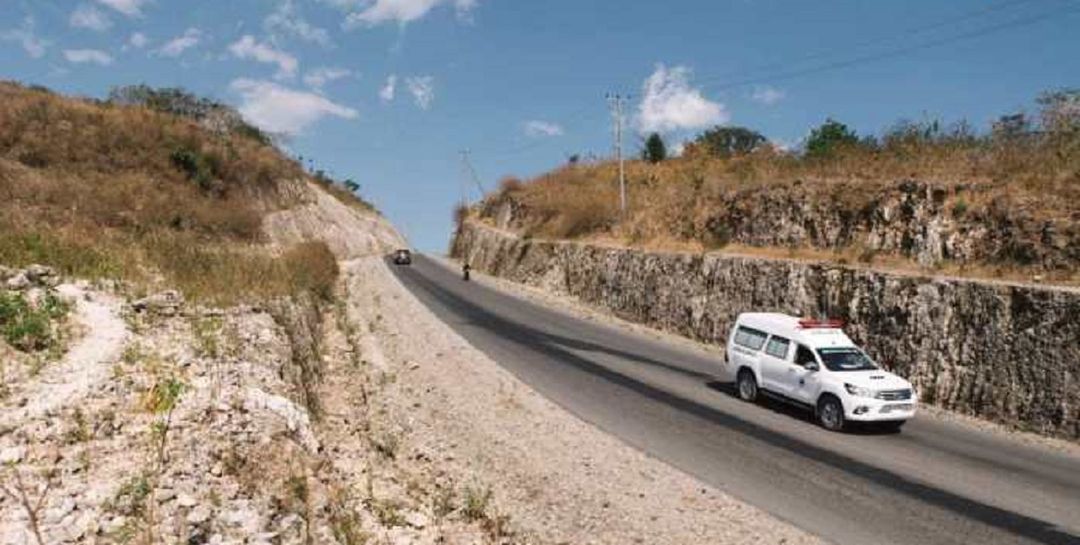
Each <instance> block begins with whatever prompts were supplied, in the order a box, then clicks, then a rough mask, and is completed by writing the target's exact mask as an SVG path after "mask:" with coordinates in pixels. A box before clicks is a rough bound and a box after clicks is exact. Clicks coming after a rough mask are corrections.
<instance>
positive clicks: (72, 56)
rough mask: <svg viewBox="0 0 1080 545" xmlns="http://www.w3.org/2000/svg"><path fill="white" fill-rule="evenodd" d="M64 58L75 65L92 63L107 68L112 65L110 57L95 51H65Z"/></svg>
mask: <svg viewBox="0 0 1080 545" xmlns="http://www.w3.org/2000/svg"><path fill="white" fill-rule="evenodd" d="M64 58H65V59H67V60H68V62H71V63H75V64H86V63H93V64H99V65H101V66H108V65H110V64H112V63H113V58H112V55H109V54H108V53H106V52H104V51H100V50H97V49H66V50H64Z"/></svg>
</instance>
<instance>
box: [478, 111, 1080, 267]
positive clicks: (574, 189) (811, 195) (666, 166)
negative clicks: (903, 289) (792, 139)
mask: <svg viewBox="0 0 1080 545" xmlns="http://www.w3.org/2000/svg"><path fill="white" fill-rule="evenodd" d="M1036 106H1037V113H1036V114H1028V113H1023V112H1021V113H1015V114H1010V115H1006V116H1002V117H1001V118H1000V119H998V120H997V121H996V122H994V123H993V124H992V126H991V127H989V128H988V129H987V130H984V131H981V132H980V131H977V130H976V129H975V128H974V127H973V126H972V125H970V124H968V123H965V122H960V123H955V124H951V125H947V124H944V123H942V122H940V121H937V120H932V119H929V120H923V121H900V122H897V123H896V124H894V125H893V126H891V127H889V128H887V129H885V130H884V131H883V132H881V133H880V134H876V135H863V134H857V133H856V132H855V131H854V130H852V129H851V128H849V127H848V126H847V125H845V124H844V123H842V122H840V121H837V120H833V119H828V120H826V121H825V122H824V123H823V124H821V125H820V126H818V127H816V128H815V129H813V130H812V131H811V132H810V134H809V136H808V137H807V139H806V141H805V142H803V143H802V145H801V147H800V149H797V150H789V149H784V148H781V147H779V146H777V145H775V144H773V143H770V142H768V141H767V139H766V138H765V137H764V136H763V135H761V134H760V133H758V132H756V131H754V130H752V129H749V128H745V127H716V128H713V129H711V130H708V131H705V132H704V133H702V134H700V135H699V136H698V137H697V138H696V139H694V140H693V141H691V142H689V143H687V144H686V146H685V149H684V150H683V152H682V154H681V155H680V156H678V157H668V152H667V146H666V145H665V143H664V141H663V139H662V138H660V136H659V135H651V136H649V137H648V139H647V140H646V141H645V145H644V148H643V150H642V158H641V160H637V161H629V162H628V163H627V165H626V168H627V185H628V195H629V198H628V200H629V207H628V210H627V212H626V214H625V215H624V214H622V213H621V212H620V210H619V208H618V203H619V199H618V182H617V180H618V165H617V164H615V163H614V162H610V161H605V162H599V163H581V162H578V161H573V162H571V163H570V164H567V165H564V166H562V167H560V168H557V169H555V170H554V171H552V172H549V173H547V174H544V175H542V176H539V177H538V178H536V179H534V180H531V181H529V182H527V183H526V182H522V181H521V180H518V179H516V178H507V179H505V180H504V181H503V182H502V184H501V188H500V190H499V191H498V192H497V193H496V194H495V195H492V196H490V197H489V198H488V199H487V200H486V201H485V202H484V203H482V204H481V205H480V206H479V207H478V213H479V215H480V216H481V217H485V218H488V219H489V220H492V221H494V220H495V219H496V216H497V215H498V214H499V212H500V210H504V209H505V208H506V206H505V205H510V207H511V208H512V209H513V214H512V215H513V218H512V221H511V224H510V225H509V226H508V227H510V228H512V229H514V230H516V231H518V232H520V233H522V234H523V235H525V236H529V237H538V238H551V239H589V240H593V241H599V242H610V243H615V244H628V245H635V246H642V247H653V248H664V249H684V250H692V251H701V250H716V249H720V248H725V247H728V246H732V248H733V249H734V248H740V249H747V250H749V249H751V248H749V247H752V246H759V247H762V248H763V249H766V248H767V247H768V246H769V245H768V244H761V243H757V242H754V241H753V240H750V239H753V238H754V237H749V236H748V237H743V238H746V239H747V240H745V241H744V240H742V238H740V236H741V235H742V234H743V232H742V231H741V230H742V229H744V228H745V229H749V228H750V227H751V225H750V224H752V223H753V222H752V221H751V220H753V219H754V217H755V216H758V217H759V219H760V216H762V215H765V214H769V213H772V212H775V211H774V210H771V209H770V207H772V206H781V205H783V206H787V207H789V208H792V209H794V208H799V207H802V208H803V209H804V210H810V209H815V210H832V211H833V212H834V213H835V215H836V216H837V217H838V218H839V220H838V221H840V222H843V221H847V218H865V222H867V223H869V222H873V221H880V219H879V218H876V217H875V214H878V215H879V216H880V205H881V202H883V201H884V200H885V196H886V194H888V193H889V192H895V191H897V188H898V187H902V186H904V184H908V185H910V183H911V182H918V183H919V184H926V185H927V186H928V187H930V188H931V189H930V191H931V192H932V193H933V195H934V207H936V208H940V212H941V214H940V215H941V216H942V218H943V219H944V220H947V221H948V222H951V223H955V224H958V225H961V226H962V227H963V229H965V230H978V229H986V228H989V229H992V230H993V229H1001V230H1002V232H1003V233H1004V234H1003V235H1002V236H1001V237H999V238H1002V239H1004V238H1005V237H1007V236H1012V233H1014V232H1017V231H1024V236H1025V237H1028V238H1029V239H1031V240H1027V239H1025V240H1023V241H1022V242H1023V244H1020V245H1019V246H1018V247H1017V248H1012V247H1006V248H1004V249H1002V250H1001V251H1000V252H999V254H1000V255H997V254H995V255H996V257H995V262H994V263H992V265H995V266H997V265H1002V266H1005V265H1007V266H1016V267H1021V268H1023V267H1035V268H1054V269H1062V270H1063V269H1071V270H1072V271H1073V272H1074V273H1075V269H1076V267H1075V264H1076V261H1075V259H1077V258H1080V257H1078V255H1077V251H1078V250H1080V248H1078V246H1080V240H1078V238H1077V237H1078V236H1080V233H1077V232H1076V231H1077V225H1078V221H1077V220H1078V219H1080V90H1067V91H1059V92H1048V93H1045V94H1043V95H1042V96H1041V97H1039V98H1038V100H1037V102H1036ZM804 215H805V212H804ZM789 216H790V217H793V218H797V217H799V214H798V213H796V212H791V213H790V214H789ZM464 217H465V216H464V215H463V214H462V213H461V212H458V213H457V219H458V220H459V221H460V220H463V219H464ZM803 219H804V220H806V221H807V223H809V219H807V218H805V217H804V218H803ZM1010 229H1011V230H1012V231H1010ZM1025 230H1028V231H1030V233H1027V231H1025ZM1046 233H1050V234H1051V235H1056V236H1058V238H1061V237H1064V242H1060V241H1059V242H1054V243H1053V244H1054V245H1056V246H1060V248H1057V249H1056V250H1054V249H1052V250H1054V251H1057V252H1058V253H1061V254H1063V255H1065V256H1067V257H1066V258H1064V259H1057V260H1056V261H1053V262H1052V263H1051V264H1049V265H1047V264H1046V263H1043V262H1042V258H1041V253H1040V252H1039V251H1029V249H1028V248H1027V247H1026V246H1025V245H1027V244H1029V242H1030V244H1033V245H1036V246H1037V245H1040V244H1044V243H1045V240H1040V238H1041V239H1047V238H1048V237H1047V236H1046ZM1028 235H1030V236H1028ZM755 236H757V235H755ZM994 236H997V234H996V233H995V234H994ZM757 238H758V239H760V238H763V237H760V236H757ZM1003 244H1005V243H1003ZM1006 245H1007V244H1006ZM778 246H781V247H783V248H784V249H785V251H787V252H788V253H791V254H794V253H798V252H801V251H804V250H805V251H806V252H810V253H812V252H814V251H825V252H833V253H836V252H840V253H843V254H844V258H845V259H846V258H847V257H848V256H847V254H849V253H850V254H852V256H851V257H852V258H853V259H857V258H858V257H859V256H863V257H865V255H866V252H865V251H864V249H862V248H859V247H858V245H857V244H854V243H851V244H849V245H848V246H849V247H838V246H831V247H815V246H814V245H813V244H803V243H793V244H790V245H778ZM1063 248H1064V249H1063ZM814 257H817V256H816V255H815V256H814ZM1055 259H1056V258H1055ZM988 274H993V273H988Z"/></svg>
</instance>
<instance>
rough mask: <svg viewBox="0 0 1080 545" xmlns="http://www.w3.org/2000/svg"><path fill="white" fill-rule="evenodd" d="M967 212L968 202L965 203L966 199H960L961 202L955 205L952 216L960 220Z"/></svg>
mask: <svg viewBox="0 0 1080 545" xmlns="http://www.w3.org/2000/svg"><path fill="white" fill-rule="evenodd" d="M967 211H968V204H967V201H965V200H964V199H960V200H958V201H956V202H955V203H953V206H952V215H953V217H954V218H957V219H960V218H962V217H964V214H966V213H967Z"/></svg>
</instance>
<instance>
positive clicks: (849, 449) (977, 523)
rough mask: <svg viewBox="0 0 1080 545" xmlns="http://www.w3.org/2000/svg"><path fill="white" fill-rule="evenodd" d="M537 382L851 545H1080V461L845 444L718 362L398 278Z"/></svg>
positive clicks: (435, 275) (975, 440)
mask: <svg viewBox="0 0 1080 545" xmlns="http://www.w3.org/2000/svg"><path fill="white" fill-rule="evenodd" d="M394 270H395V271H396V274H397V276H398V278H399V279H400V280H401V282H402V283H403V284H404V285H405V286H406V287H407V288H408V289H409V290H410V291H411V292H412V293H413V294H414V295H415V296H416V297H417V298H418V299H419V300H420V301H421V302H423V303H424V304H425V305H426V306H428V307H429V308H430V309H431V310H432V311H433V312H435V314H436V315H437V316H439V317H440V318H441V319H442V320H444V321H445V322H446V323H447V324H449V325H450V326H451V327H452V328H453V329H454V330H455V331H457V332H458V333H459V334H460V335H462V336H463V337H464V338H465V339H467V340H468V341H469V342H470V343H471V344H473V345H474V346H475V347H477V348H478V349H480V350H482V351H483V352H484V353H486V354H487V355H488V356H489V357H491V358H492V359H493V360H495V361H497V362H498V363H499V364H500V365H502V366H504V367H505V368H506V369H508V370H509V371H511V372H513V373H514V374H515V375H516V376H517V377H519V378H520V379H521V380H522V381H524V382H526V383H527V384H529V385H530V386H532V387H533V388H535V389H536V390H537V391H539V392H540V393H542V394H543V395H545V396H547V397H548V398H549V399H551V400H553V401H554V402H556V403H558V404H560V405H562V406H563V407H565V408H566V409H568V410H570V411H572V412H573V413H574V414H576V415H577V416H579V417H580V418H582V419H584V420H586V421H588V422H590V423H592V424H594V425H596V426H599V427H600V428H601V429H604V430H605V431H607V432H609V433H611V434H613V435H615V436H617V437H619V438H621V439H622V440H623V441H625V442H627V443H629V444H631V445H633V446H635V447H637V448H639V449H641V450H642V451H645V452H647V453H649V454H650V455H652V456H655V457H657V458H659V459H662V460H664V461H666V462H668V463H670V464H671V465H673V466H675V467H678V468H680V469H682V470H684V471H686V472H688V473H690V474H692V475H695V476H696V477H698V478H700V479H701V480H703V481H705V482H708V483H710V484H712V485H714V486H716V487H718V488H720V489H723V490H725V491H727V492H728V493H730V494H732V495H734V496H737V497H739V498H742V499H743V500H745V501H747V502H749V503H752V504H754V505H757V506H758V507H761V508H763V509H765V510H767V511H769V512H770V513H773V514H774V515H776V516H778V517H780V518H782V519H785V520H787V521H790V522H791V523H793V524H795V525H797V526H799V527H801V528H803V529H805V530H807V531H810V532H812V533H814V534H817V535H819V536H821V537H823V538H825V539H827V540H830V541H833V542H835V543H840V544H853V545H867V544H919V545H929V544H939V543H940V544H968V543H979V544H986V545H990V544H1006V543H1007V544H1018V543H1044V544H1080V457H1077V456H1074V455H1072V454H1064V453H1061V452H1057V451H1053V450H1051V449H1048V448H1046V447H1043V446H1039V445H1029V444H1022V443H1018V442H1016V441H1012V440H1010V439H1009V438H1008V437H1004V436H1002V435H1001V434H995V433H984V432H980V431H974V430H972V429H970V428H969V427H966V426H961V425H957V424H952V423H947V422H942V421H940V420H937V419H933V418H916V419H915V420H913V421H911V422H909V423H908V425H907V426H906V427H905V428H904V431H903V432H902V433H899V434H884V433H874V432H863V433H853V434H836V433H830V432H826V431H824V430H822V429H820V428H818V427H816V426H814V425H813V424H812V423H810V422H809V420H808V417H807V415H805V414H804V413H802V412H800V411H798V410H794V409H791V408H788V407H786V406H783V405H781V404H775V403H767V404H763V405H751V404H747V403H743V402H740V401H738V400H736V399H735V398H734V397H733V396H731V395H730V394H729V385H728V383H727V382H726V381H728V380H730V378H729V377H726V376H723V375H721V374H720V373H721V372H722V371H721V368H720V366H719V365H718V362H717V358H716V355H715V354H710V353H707V352H705V351H700V352H699V351H696V350H693V349H690V348H686V347H681V346H674V345H672V344H671V343H667V342H663V341H661V340H657V339H653V338H649V337H646V336H641V335H635V334H633V333H630V332H627V331H623V330H621V329H618V328H615V327H610V326H606V325H602V324H597V323H594V322H591V321H588V320H583V319H580V318H577V317H574V316H570V315H568V314H566V313H563V312H561V311H558V310H553V309H550V308H547V307H543V306H540V305H537V304H534V303H531V302H528V301H524V300H522V299H520V298H518V297H515V296H512V295H508V294H506V293H502V292H500V291H498V290H495V289H492V288H490V287H487V286H485V285H481V284H479V283H476V282H469V283H466V282H463V281H462V280H461V278H460V277H459V275H457V274H456V273H455V272H453V271H451V270H449V269H447V268H446V267H445V266H443V265H441V264H439V263H437V262H435V261H434V260H432V259H429V258H427V257H424V256H421V255H418V256H416V258H415V262H414V265H413V266H412V267H395V268H394Z"/></svg>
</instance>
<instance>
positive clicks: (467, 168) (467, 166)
mask: <svg viewBox="0 0 1080 545" xmlns="http://www.w3.org/2000/svg"><path fill="white" fill-rule="evenodd" d="M470 153H472V152H470V151H469V150H461V166H462V169H463V170H464V172H465V176H464V177H463V178H462V180H465V179H470V180H472V182H473V184H475V185H476V189H477V190H479V191H480V198H483V197H484V195H487V190H486V189H484V184H482V183H481V182H480V176H478V175H477V174H476V169H475V168H473V165H472V161H470V160H469V154H470ZM463 183H464V182H463ZM466 201H467V199H466ZM466 204H468V203H467V202H466Z"/></svg>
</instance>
